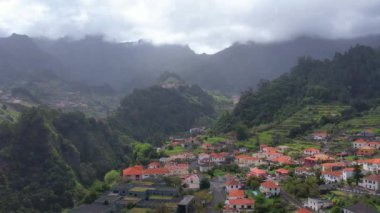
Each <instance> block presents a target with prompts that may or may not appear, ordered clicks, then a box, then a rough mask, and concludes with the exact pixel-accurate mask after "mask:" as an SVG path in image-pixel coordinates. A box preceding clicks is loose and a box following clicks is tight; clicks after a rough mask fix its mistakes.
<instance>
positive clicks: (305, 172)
mask: <svg viewBox="0 0 380 213" xmlns="http://www.w3.org/2000/svg"><path fill="white" fill-rule="evenodd" d="M294 174H295V175H298V176H312V175H314V171H313V169H312V168H311V167H297V168H296V169H295V170H294Z"/></svg>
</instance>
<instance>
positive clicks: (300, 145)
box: [283, 140, 321, 151]
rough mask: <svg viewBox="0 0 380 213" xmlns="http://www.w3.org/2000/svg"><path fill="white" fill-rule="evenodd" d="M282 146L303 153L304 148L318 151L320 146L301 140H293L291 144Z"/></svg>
mask: <svg viewBox="0 0 380 213" xmlns="http://www.w3.org/2000/svg"><path fill="white" fill-rule="evenodd" d="M283 145H284V146H289V148H290V149H291V150H293V151H303V150H304V149H306V148H317V149H319V148H320V147H321V146H320V144H319V143H316V142H310V141H302V140H293V142H292V143H287V144H283Z"/></svg>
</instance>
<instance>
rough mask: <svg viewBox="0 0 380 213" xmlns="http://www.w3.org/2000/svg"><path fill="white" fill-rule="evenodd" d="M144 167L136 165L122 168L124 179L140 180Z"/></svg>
mask: <svg viewBox="0 0 380 213" xmlns="http://www.w3.org/2000/svg"><path fill="white" fill-rule="evenodd" d="M143 170H144V167H143V166H141V165H136V166H132V167H128V168H126V169H124V170H123V179H124V180H142V179H143Z"/></svg>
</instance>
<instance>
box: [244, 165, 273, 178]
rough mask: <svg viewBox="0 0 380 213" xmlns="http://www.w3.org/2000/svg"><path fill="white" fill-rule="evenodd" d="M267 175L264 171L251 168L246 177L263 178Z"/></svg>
mask: <svg viewBox="0 0 380 213" xmlns="http://www.w3.org/2000/svg"><path fill="white" fill-rule="evenodd" d="M267 175H268V173H267V171H266V170H263V169H259V168H256V167H254V168H251V169H250V171H249V173H248V177H250V176H253V177H259V178H265V177H266V176H267Z"/></svg>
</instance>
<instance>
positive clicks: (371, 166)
mask: <svg viewBox="0 0 380 213" xmlns="http://www.w3.org/2000/svg"><path fill="white" fill-rule="evenodd" d="M356 163H357V164H358V165H362V166H363V172H364V173H368V172H373V173H377V174H378V173H380V158H373V159H366V160H358V161H356Z"/></svg>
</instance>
